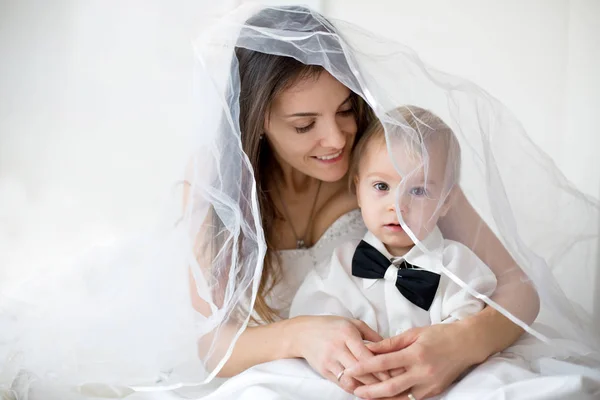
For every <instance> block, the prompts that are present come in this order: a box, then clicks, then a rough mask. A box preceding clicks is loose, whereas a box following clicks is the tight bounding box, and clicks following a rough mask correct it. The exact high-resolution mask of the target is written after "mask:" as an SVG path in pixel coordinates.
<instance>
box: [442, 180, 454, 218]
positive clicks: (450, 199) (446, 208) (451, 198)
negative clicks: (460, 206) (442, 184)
mask: <svg viewBox="0 0 600 400" xmlns="http://www.w3.org/2000/svg"><path fill="white" fill-rule="evenodd" d="M455 198H456V189H455V186H452V188H451V189H450V191H449V192H448V194H447V195H446V198H445V199H444V204H443V205H442V208H441V210H440V218H441V217H445V216H446V214H448V211H449V210H450V207H452V204H453V203H454V199H455Z"/></svg>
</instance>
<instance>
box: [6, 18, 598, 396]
mask: <svg viewBox="0 0 600 400" xmlns="http://www.w3.org/2000/svg"><path fill="white" fill-rule="evenodd" d="M236 48H239V49H245V50H248V51H255V52H261V53H266V54H272V55H277V56H282V57H289V58H293V59H295V60H297V61H299V62H301V63H304V64H311V65H319V66H321V67H322V68H323V69H324V70H325V71H327V72H328V73H330V74H331V75H332V76H333V77H335V78H336V79H337V80H339V81H340V82H341V83H343V84H344V85H345V86H347V87H348V88H350V90H351V91H352V92H354V93H356V94H357V95H358V96H360V98H362V100H363V101H364V102H365V103H366V104H368V106H369V107H370V108H371V109H372V110H373V112H374V114H375V116H376V117H377V118H378V119H379V120H380V121H381V123H382V125H383V127H384V128H385V137H386V142H387V149H388V153H389V155H390V156H391V157H392V159H393V161H394V165H395V166H396V168H397V171H398V173H399V174H400V175H401V176H403V178H404V179H403V183H402V184H401V185H399V186H398V187H397V188H393V189H394V190H395V191H396V198H397V202H398V209H400V208H401V207H400V203H402V202H405V201H407V202H408V204H409V206H410V207H411V209H412V210H413V211H414V212H413V214H412V217H411V218H410V219H409V218H404V217H403V215H402V214H401V213H398V217H399V220H400V222H401V224H402V226H403V228H404V229H405V230H406V231H407V232H409V233H410V235H411V237H412V238H413V239H414V240H415V242H416V243H417V245H418V246H421V247H422V248H423V249H424V250H425V251H427V252H431V253H432V254H435V253H436V251H437V250H438V249H434V248H426V247H425V245H424V244H423V243H422V242H421V241H420V240H419V239H422V237H419V234H418V232H417V230H418V229H419V228H418V226H422V225H426V224H427V221H429V220H430V219H431V218H434V217H433V215H434V214H435V213H437V212H439V211H440V210H442V209H443V208H444V207H445V206H446V203H447V202H448V201H450V200H451V194H450V193H451V191H452V190H453V189H457V188H458V187H460V189H461V190H462V192H463V193H464V195H465V196H466V198H467V199H468V201H469V202H470V204H471V205H472V206H473V208H474V209H475V210H476V211H477V213H478V214H479V215H480V217H481V219H482V220H483V222H484V223H485V224H487V225H488V226H489V227H490V228H491V229H492V231H493V232H494V233H495V234H496V235H497V237H498V238H499V239H500V241H501V242H502V244H503V245H504V246H505V248H506V249H507V250H508V252H509V253H510V255H511V256H512V258H513V259H514V261H515V262H516V265H507V266H506V273H510V271H513V272H514V270H515V268H520V271H522V273H523V277H522V278H521V279H519V280H518V281H516V282H515V281H514V280H513V281H511V283H510V284H509V285H504V286H502V285H500V286H499V287H498V288H497V289H496V292H498V293H503V294H504V297H507V296H508V297H510V294H511V293H517V292H518V291H520V290H522V289H523V288H524V287H527V288H531V287H533V288H535V290H536V291H537V294H538V296H539V299H540V314H539V317H538V320H537V321H536V323H534V324H533V325H531V324H530V322H531V321H525V320H524V319H526V318H524V317H523V315H524V314H525V313H523V311H522V309H521V308H528V307H533V308H535V305H531V304H522V305H515V304H512V303H508V304H500V303H497V302H495V301H492V299H490V298H489V297H487V296H485V295H483V294H479V293H476V292H475V291H474V290H473V289H471V288H469V287H468V285H467V283H465V282H464V281H463V280H462V279H461V277H460V276H456V275H454V274H451V273H449V271H443V272H444V273H449V277H450V278H451V279H452V280H453V281H454V282H456V283H457V284H458V285H461V286H463V287H465V288H467V289H469V290H471V291H472V294H473V295H475V296H478V297H479V298H481V299H482V300H484V301H485V302H486V303H487V304H488V305H489V306H491V307H495V308H497V309H498V310H499V311H500V312H502V313H503V314H504V315H505V316H507V317H508V318H510V319H511V320H512V321H513V322H515V323H517V324H519V325H520V326H521V327H523V328H524V329H526V330H527V331H528V333H529V334H531V335H532V336H533V337H534V338H536V340H539V341H540V343H544V344H545V345H547V346H550V347H551V348H552V349H554V350H555V351H556V355H557V356H559V357H572V358H579V359H581V360H584V361H586V362H592V363H593V362H600V359H599V357H598V353H597V352H598V350H599V349H600V346H599V343H598V341H599V340H598V334H597V332H596V331H594V329H593V325H592V323H591V319H590V317H589V316H587V315H586V314H585V313H584V312H583V311H582V310H580V308H579V307H578V306H576V305H574V304H572V303H571V302H570V300H569V299H568V298H567V297H566V296H565V294H564V293H563V291H562V289H561V285H560V283H559V282H557V280H556V278H555V275H554V274H553V271H555V270H556V269H557V268H561V269H563V268H565V269H577V270H579V271H584V270H587V271H592V270H593V268H594V267H595V259H594V257H593V254H594V251H595V249H596V246H597V243H598V232H599V227H598V221H600V218H599V215H598V214H599V211H600V204H599V203H598V200H596V199H593V198H590V197H589V196H586V195H584V194H582V193H581V192H579V191H578V190H577V189H576V188H575V187H574V186H573V185H572V184H571V183H570V182H568V181H567V180H566V179H565V177H564V176H563V175H562V173H561V172H560V171H559V170H558V169H557V168H556V166H555V165H554V164H553V162H552V160H551V159H549V158H548V157H547V156H546V155H545V154H544V153H543V152H542V151H541V150H540V149H539V148H538V147H536V145H535V144H534V143H533V142H532V141H531V140H530V139H529V138H528V136H527V134H526V133H525V132H524V130H523V127H522V126H521V124H520V123H519V122H518V121H517V120H516V119H515V117H514V116H513V115H512V114H511V113H510V111H509V110H508V109H506V108H505V107H504V106H503V105H502V104H501V103H500V102H499V101H498V100H496V99H495V98H494V97H492V96H491V95H490V94H488V93H486V92H485V91H484V90H483V89H481V88H479V87H477V86H476V85H475V84H473V83H470V82H468V81H466V80H464V79H461V78H458V77H455V76H451V75H448V74H445V73H442V72H440V71H439V70H436V69H434V68H431V67H429V66H427V65H426V64H424V63H423V62H422V61H421V60H420V59H419V57H418V56H417V54H416V53H415V52H414V51H412V50H410V49H408V48H406V47H404V46H402V45H400V44H398V43H394V42H391V41H389V40H385V39H382V38H379V37H377V36H374V35H372V34H370V33H368V32H365V31H363V30H361V29H359V28H358V27H356V26H354V25H351V24H348V23H344V22H342V21H335V20H328V19H326V18H325V17H323V16H321V15H320V14H318V13H316V12H313V11H311V10H309V9H306V8H303V7H271V8H261V7H259V6H244V7H240V8H238V9H236V10H234V11H232V12H231V13H229V14H227V15H225V16H224V17H222V18H219V19H218V20H217V21H215V22H214V23H213V24H211V25H208V26H207V27H206V28H205V29H204V30H203V33H202V35H201V36H200V37H199V38H198V40H197V41H196V42H195V44H194V50H195V55H196V64H197V68H196V73H195V77H194V84H195V91H196V94H197V96H198V99H199V106H198V108H197V109H196V110H194V114H195V115H194V118H195V119H196V120H197V121H198V125H197V127H196V132H197V134H196V135H195V137H194V141H193V143H192V145H191V146H190V147H189V149H190V150H191V151H190V152H189V153H188V154H182V155H181V159H182V161H185V162H184V163H185V171H184V175H183V177H182V180H181V181H182V182H181V183H180V187H183V188H185V193H186V194H185V198H186V201H185V206H184V208H183V212H182V213H181V216H180V218H178V219H177V220H176V221H172V225H171V226H172V228H171V229H168V230H165V231H161V232H153V233H151V234H148V235H145V236H144V237H142V238H135V239H132V240H129V241H127V242H124V243H120V244H118V245H113V246H110V247H108V248H107V247H105V248H101V249H98V250H97V251H95V252H93V253H92V254H90V255H88V256H86V257H85V258H84V259H83V260H82V261H81V262H79V263H77V266H75V267H73V268H71V269H66V270H63V271H62V272H61V274H57V275H56V276H51V277H48V278H45V279H44V280H43V281H37V282H35V283H33V284H30V285H29V286H27V287H26V288H23V287H19V290H12V291H5V292H4V293H1V294H0V295H1V296H0V298H1V299H2V303H1V304H0V313H1V314H0V316H1V318H2V319H0V357H3V364H2V367H3V368H0V373H1V374H2V375H0V378H1V379H0V388H2V386H1V385H10V382H13V381H14V379H15V377H16V376H19V373H22V371H29V372H30V373H31V374H32V376H36V377H46V378H48V379H49V380H55V381H57V382H65V383H68V384H70V385H72V386H81V385H84V384H90V383H94V382H102V383H108V384H110V385H114V386H115V387H116V386H118V387H144V388H148V387H162V388H170V387H177V386H181V385H193V384H198V383H202V382H205V381H208V380H210V379H212V378H213V377H214V376H215V375H216V374H217V373H218V371H219V370H220V368H221V367H222V366H223V364H224V363H225V362H226V361H227V359H228V357H229V356H230V354H231V352H232V349H233V345H234V343H235V341H236V339H237V338H238V337H239V335H240V334H241V332H242V331H243V330H244V328H245V327H246V326H247V325H248V324H249V323H250V322H251V321H255V320H259V319H260V318H258V316H257V315H256V313H253V312H252V310H253V308H254V305H255V302H256V298H257V295H258V293H259V289H260V288H259V286H260V282H261V275H262V271H263V260H264V257H265V254H266V252H267V245H266V239H265V232H264V231H263V225H262V216H261V203H260V201H259V199H260V198H261V196H262V195H263V193H260V192H259V190H258V189H257V184H256V181H255V179H257V177H259V176H260V174H264V173H266V171H261V170H258V169H257V168H255V166H253V165H252V163H251V161H250V158H249V156H248V155H247V154H246V153H245V152H244V145H243V143H242V142H243V140H242V138H243V136H244V134H245V132H242V131H241V130H240V107H239V95H240V75H239V64H238V59H237V58H236V52H235V50H236ZM415 110H421V111H418V112H416V111H415ZM422 110H425V111H426V115H427V116H429V115H430V114H431V115H434V116H437V117H438V118H439V121H443V123H437V122H436V123H435V124H432V123H431V122H429V123H428V122H427V121H426V118H425V116H424V115H425V114H423V113H422ZM429 121H431V120H429ZM435 121H438V120H437V119H435ZM440 130H449V131H451V134H452V135H453V136H454V137H455V138H456V140H457V143H458V144H459V146H460V151H459V152H458V154H457V153H456V152H446V150H447V147H444V146H446V145H440V143H438V142H437V141H436V140H435V137H436V134H437V133H439V131H440ZM359 134H360V133H359ZM246 140H248V139H246ZM256 140H258V138H256ZM444 143H445V142H444ZM436 146H437V147H436ZM439 146H442V147H441V150H442V153H439V150H440V147H439ZM439 154H441V156H439ZM434 156H435V157H434ZM438 156H439V157H438ZM456 157H459V161H460V168H459V172H458V170H457V169H453V168H454V167H453V165H454V164H453V163H455V162H456ZM407 160H409V161H410V162H407ZM435 163H438V164H439V163H442V165H441V166H440V165H437V164H436V165H434V164H435ZM440 167H441V168H442V169H441V171H443V173H438V172H439V171H440V170H439V168H440ZM436 168H437V169H436ZM451 170H452V171H456V173H454V172H452V173H451V172H449V171H451ZM436 171H437V172H436ZM259 179H260V178H259ZM417 181H419V182H421V181H422V182H421V183H422V186H424V187H425V189H426V192H427V195H426V196H415V194H414V193H413V192H411V188H412V187H413V186H411V185H414V184H416V183H415V182H417ZM432 182H433V183H432ZM417 183H418V182H417ZM451 206H452V204H451V203H450V207H451ZM473 237H475V238H476V237H477V235H474V236H473ZM475 241H476V239H475ZM465 245H467V246H473V245H474V243H465ZM517 265H518V267H517ZM115 270H118V271H119V275H118V276H119V278H120V279H119V280H118V281H115V280H114V279H113V277H114V275H113V272H114V271H115ZM190 276H193V278H194V279H193V280H192V282H193V284H192V285H191V286H190V284H189V282H190V280H189V278H190ZM190 292H191V293H192V294H193V297H194V298H196V301H195V304H192V301H191V300H190V298H191V297H190ZM59 320H60V321H61V323H60V324H58V323H57V321H59ZM20 371H21V372H20Z"/></svg>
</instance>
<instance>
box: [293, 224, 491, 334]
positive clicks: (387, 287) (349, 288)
mask: <svg viewBox="0 0 600 400" xmlns="http://www.w3.org/2000/svg"><path fill="white" fill-rule="evenodd" d="M363 240H364V241H365V242H367V243H369V244H370V245H371V246H373V247H375V248H376V249H377V250H378V251H379V252H381V253H382V254H383V255H384V256H385V257H386V258H388V259H390V260H392V259H394V261H396V260H399V259H404V260H406V261H407V262H408V263H410V264H412V265H414V266H417V267H419V268H422V269H425V270H427V271H431V272H434V273H437V274H440V275H441V276H440V284H439V287H438V289H437V292H436V295H435V298H434V300H433V303H432V304H431V307H430V308H429V311H426V310H423V309H422V308H419V307H418V306H416V305H414V304H413V303H411V302H410V301H409V300H407V299H406V298H405V297H404V296H403V295H402V293H400V291H399V290H398V289H397V287H396V278H397V276H398V267H397V266H396V265H394V264H392V263H391V261H390V266H389V267H388V269H387V271H386V273H385V277H384V278H383V279H366V278H358V277H355V276H353V275H352V257H353V255H354V251H355V250H356V247H357V246H358V243H359V242H360V241H357V240H353V241H350V242H346V243H344V244H343V245H341V246H339V247H337V248H336V249H335V251H334V253H333V255H332V258H331V260H330V261H329V262H326V263H323V264H321V265H319V266H317V268H316V269H315V270H313V271H311V272H310V273H309V274H308V275H307V276H306V278H305V280H304V282H303V283H302V285H301V286H300V289H299V290H298V292H297V293H296V296H295V297H294V300H293V302H292V306H291V309H290V317H293V316H297V315H339V316H344V317H348V318H355V319H359V320H362V321H364V322H365V323H367V324H368V325H369V326H370V327H371V328H372V329H374V330H375V331H377V332H378V333H379V334H380V335H382V336H383V337H390V336H395V335H398V334H400V333H402V332H404V331H405V330H407V329H410V328H413V327H420V326H427V325H431V324H437V323H442V322H451V321H456V320H459V319H462V318H464V317H465V316H467V315H471V314H474V313H476V312H478V311H480V310H481V309H482V308H483V305H484V303H483V301H482V300H479V299H478V298H476V297H475V296H478V297H482V296H481V295H483V296H489V295H491V293H492V292H493V291H494V289H495V288H496V277H495V276H494V274H493V273H492V271H491V270H490V269H489V268H488V267H487V266H486V265H485V264H484V263H483V262H482V261H481V260H480V259H479V258H478V257H477V256H476V255H475V254H474V253H473V252H472V251H471V250H470V249H469V248H467V247H466V246H464V245H462V244H461V243H458V242H454V241H452V240H446V239H444V238H443V237H442V233H441V232H440V230H439V229H438V228H437V227H436V228H435V230H434V231H433V232H432V233H431V234H430V235H429V236H427V238H426V239H424V240H423V241H422V242H421V243H419V246H416V245H415V246H414V247H413V248H412V249H411V250H410V251H408V253H406V254H405V255H404V256H403V257H393V256H392V255H391V254H390V253H389V252H388V251H387V249H386V248H385V246H384V245H383V243H382V242H381V241H380V240H379V239H377V238H376V237H375V235H373V234H372V233H371V232H367V233H366V235H365V236H364V238H363ZM451 275H454V276H455V278H458V279H459V280H462V282H464V284H465V287H461V286H460V285H459V284H458V283H455V281H453V280H452V278H450V276H451ZM469 292H470V293H469Z"/></svg>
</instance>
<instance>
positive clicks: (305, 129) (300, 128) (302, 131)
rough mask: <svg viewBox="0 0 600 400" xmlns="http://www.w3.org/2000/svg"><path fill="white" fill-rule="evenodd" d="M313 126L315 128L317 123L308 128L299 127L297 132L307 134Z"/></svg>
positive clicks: (312, 123)
mask: <svg viewBox="0 0 600 400" xmlns="http://www.w3.org/2000/svg"><path fill="white" fill-rule="evenodd" d="M313 126H315V121H313V122H311V123H310V124H308V125H306V126H301V127H299V128H298V127H297V128H296V132H298V133H306V132H308V131H310V130H311V129H312V127H313Z"/></svg>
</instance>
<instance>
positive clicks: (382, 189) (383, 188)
mask: <svg viewBox="0 0 600 400" xmlns="http://www.w3.org/2000/svg"><path fill="white" fill-rule="evenodd" d="M373 187H374V188H375V190H377V191H380V192H387V191H388V190H390V187H389V185H388V184H387V183H385V182H377V183H375V184H374V185H373Z"/></svg>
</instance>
